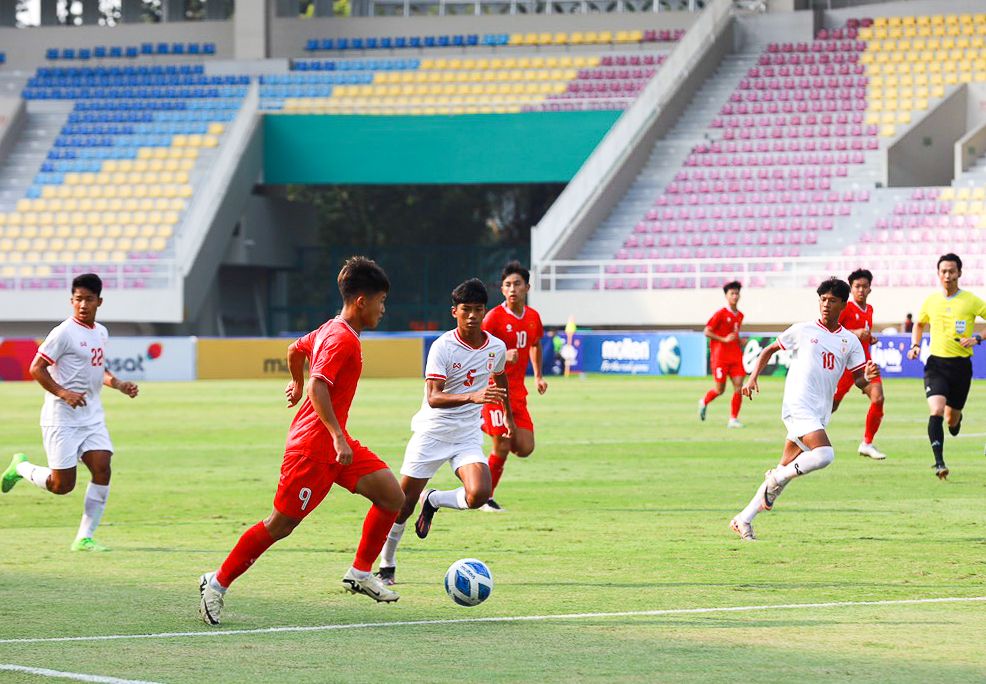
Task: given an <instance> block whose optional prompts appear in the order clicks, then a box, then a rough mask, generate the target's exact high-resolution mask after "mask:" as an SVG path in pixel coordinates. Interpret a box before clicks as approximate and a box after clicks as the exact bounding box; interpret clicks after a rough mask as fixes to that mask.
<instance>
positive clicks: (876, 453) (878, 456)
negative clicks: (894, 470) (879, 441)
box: [856, 442, 887, 461]
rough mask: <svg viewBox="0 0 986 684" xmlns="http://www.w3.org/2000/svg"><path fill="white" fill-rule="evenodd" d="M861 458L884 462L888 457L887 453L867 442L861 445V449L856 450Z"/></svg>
mask: <svg viewBox="0 0 986 684" xmlns="http://www.w3.org/2000/svg"><path fill="white" fill-rule="evenodd" d="M856 451H857V452H858V453H859V455H860V456H869V457H870V458H872V459H873V460H874V461H882V460H883V459H885V458H886V457H887V455H886V454H885V453H883V452H882V451H880V450H879V449H877V448H876V447H875V446H873V445H872V444H867V443H866V442H860V443H859V449H857V450H856Z"/></svg>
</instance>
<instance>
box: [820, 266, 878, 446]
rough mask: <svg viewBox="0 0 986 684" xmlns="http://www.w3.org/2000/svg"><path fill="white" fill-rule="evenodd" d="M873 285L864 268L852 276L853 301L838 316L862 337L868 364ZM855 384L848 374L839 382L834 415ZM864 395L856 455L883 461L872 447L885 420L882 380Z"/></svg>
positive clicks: (870, 385) (850, 276)
mask: <svg viewBox="0 0 986 684" xmlns="http://www.w3.org/2000/svg"><path fill="white" fill-rule="evenodd" d="M872 285H873V274H872V273H870V272H869V271H868V270H866V269H865V268H861V269H858V270H855V271H853V272H852V273H850V274H849V288H850V290H851V292H852V298H851V299H850V300H849V303H848V304H847V305H846V308H845V309H843V310H842V315H841V316H839V323H840V324H841V325H842V327H843V328H845V329H846V330H848V331H849V332H851V333H852V334H853V335H855V336H856V337H858V338H859V342H860V344H862V345H863V353H864V354H865V355H866V360H867V361H869V360H870V345H871V344H873V343H874V342H876V338H875V337H873V307H872V306H870V305H869V304H867V303H866V300H867V298H868V297H869V296H870V292H871V291H872V290H871V287H872ZM853 384H854V381H853V376H852V373H850V372H849V371H846V372H845V373H843V374H842V378H841V379H840V380H839V386H838V387H837V388H836V390H835V399H833V400H832V412H833V413H835V411H837V410H838V409H839V404H840V403H842V399H843V398H844V397H845V396H846V394H847V393H848V392H849V390H850V389H851V388H852V386H853ZM863 393H864V394H865V395H866V396H867V397H869V400H870V408H869V411H867V412H866V429H865V430H864V432H863V441H862V442H860V443H859V448H858V449H857V452H858V453H859V454H860V455H861V456H869V457H870V458H872V459H874V460H877V461H882V460H883V459H885V458H886V457H887V455H886V454H885V453H883V452H882V451H880V450H879V449H877V448H876V447H875V446H874V445H873V438H874V437H876V431H877V430H879V429H880V423H881V422H882V421H883V380H882V379H881V378H873V380H872V381H871V382H870V384H869V385H867V386H866V389H864V390H863Z"/></svg>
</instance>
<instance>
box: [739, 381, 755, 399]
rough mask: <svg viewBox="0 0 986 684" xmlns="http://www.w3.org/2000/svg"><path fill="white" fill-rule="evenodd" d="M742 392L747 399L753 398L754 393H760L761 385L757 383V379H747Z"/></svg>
mask: <svg viewBox="0 0 986 684" xmlns="http://www.w3.org/2000/svg"><path fill="white" fill-rule="evenodd" d="M740 393H741V394H742V395H743V396H744V397H746V398H747V399H753V395H754V394H760V385H759V384H758V383H757V379H756V378H750V379H749V380H747V381H746V384H745V385H743V389H741V390H740Z"/></svg>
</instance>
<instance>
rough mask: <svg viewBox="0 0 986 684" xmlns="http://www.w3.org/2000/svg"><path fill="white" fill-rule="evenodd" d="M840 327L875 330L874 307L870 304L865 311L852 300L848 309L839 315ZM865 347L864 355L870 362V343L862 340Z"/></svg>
mask: <svg viewBox="0 0 986 684" xmlns="http://www.w3.org/2000/svg"><path fill="white" fill-rule="evenodd" d="M839 325H841V326H842V327H843V328H845V329H846V330H859V329H860V328H866V329H867V330H871V331H872V330H873V307H872V306H870V305H869V304H867V305H866V308H865V309H864V308H863V307H861V306H860V305H859V304H857V303H856V301H855V300H853V299H850V300H849V303H848V304H846V308H845V309H843V310H842V313H841V314H839ZM860 342H861V343H862V345H863V353H864V354H866V360H867V361H869V360H870V341H869V340H866V341H865V342H864V341H863V340H860Z"/></svg>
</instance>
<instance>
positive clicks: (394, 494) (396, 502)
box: [377, 487, 407, 512]
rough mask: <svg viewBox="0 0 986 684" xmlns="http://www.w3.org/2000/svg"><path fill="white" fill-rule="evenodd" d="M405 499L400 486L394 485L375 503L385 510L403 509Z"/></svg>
mask: <svg viewBox="0 0 986 684" xmlns="http://www.w3.org/2000/svg"><path fill="white" fill-rule="evenodd" d="M405 503H407V502H406V501H405V497H404V492H403V491H401V489H400V487H395V488H394V490H393V491H388V492H386V494H384V496H382V497H381V499H380V501H378V502H377V505H378V506H380V508H382V509H384V510H385V511H398V512H400V511H403V510H404V504H405Z"/></svg>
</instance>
